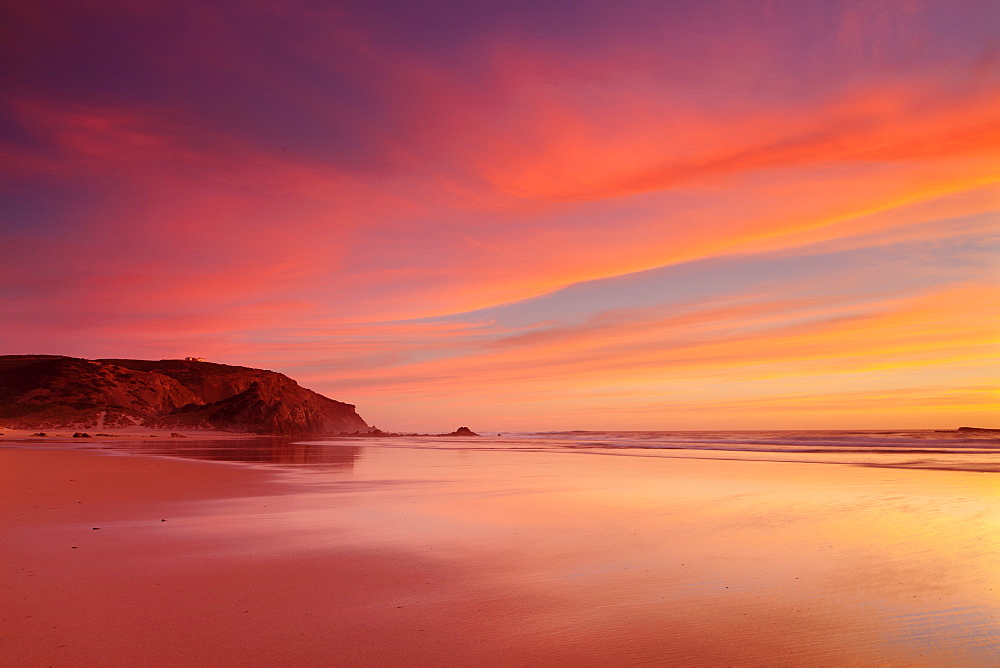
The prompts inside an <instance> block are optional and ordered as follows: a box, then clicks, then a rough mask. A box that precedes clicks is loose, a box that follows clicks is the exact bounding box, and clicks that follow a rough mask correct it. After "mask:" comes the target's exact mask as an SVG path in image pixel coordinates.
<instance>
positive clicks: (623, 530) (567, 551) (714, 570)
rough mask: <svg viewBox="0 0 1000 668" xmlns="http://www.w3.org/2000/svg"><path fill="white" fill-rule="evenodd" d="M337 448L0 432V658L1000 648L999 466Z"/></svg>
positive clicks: (201, 661)
mask: <svg viewBox="0 0 1000 668" xmlns="http://www.w3.org/2000/svg"><path fill="white" fill-rule="evenodd" d="M8 445H10V444H8ZM330 447H337V446H330ZM347 447H348V448H349V450H348V452H349V453H350V456H349V457H347V458H345V459H344V461H348V462H351V464H350V465H342V466H339V467H338V468H335V469H333V468H331V469H323V470H320V471H310V470H304V471H300V472H295V471H285V470H277V469H276V470H266V469H261V468H251V467H249V466H244V465H238V464H222V463H213V462H197V461H185V460H180V459H171V458H162V457H160V458H157V457H145V456H132V455H122V454H107V453H102V452H97V451H92V450H77V449H67V448H66V447H65V446H59V447H56V448H51V447H45V448H24V449H19V448H16V447H3V448H0V542H2V546H3V547H2V549H3V558H2V560H0V582H2V588H3V591H2V594H3V595H2V596H0V657H3V658H2V659H0V663H2V665H4V666H35V665H38V666H43V665H53V666H70V665H72V666H117V665H150V666H152V665H156V666H163V665H190V666H195V665H197V666H206V665H211V666H257V665H259V666H290V665H296V666H298V665H317V666H318V665H372V666H376V665H400V666H414V665H428V666H429V665H593V666H607V665H875V664H882V665H886V664H888V665H990V664H991V663H993V664H995V663H996V661H992V660H993V659H1000V637H998V635H997V631H996V628H997V619H998V618H997V615H998V612H1000V581H998V578H1000V576H998V574H997V570H996V569H995V564H996V561H995V557H996V556H997V554H998V551H997V548H998V531H997V530H998V529H1000V519H998V514H997V502H998V500H1000V494H998V489H997V487H996V483H995V482H994V480H993V476H992V475H990V474H975V473H964V474H962V473H954V472H940V471H935V472H927V471H889V470H874V469H866V468H857V467H844V466H836V465H812V464H781V463H766V462H723V461H716V462H704V461H684V460H650V459H649V458H631V457H602V456H598V455H591V454H571V455H557V454H550V453H536V452H530V453H526V452H469V451H441V450H416V449H406V448H392V447H380V446H367V445H366V446H365V447H363V448H361V447H353V448H351V447H350V446H347ZM163 520H166V521H163Z"/></svg>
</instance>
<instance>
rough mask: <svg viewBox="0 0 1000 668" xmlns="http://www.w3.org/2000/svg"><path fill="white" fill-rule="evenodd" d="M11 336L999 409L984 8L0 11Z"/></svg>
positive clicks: (669, 406) (681, 401)
mask: <svg viewBox="0 0 1000 668" xmlns="http://www.w3.org/2000/svg"><path fill="white" fill-rule="evenodd" d="M2 11H3V13H4V14H5V20H4V21H3V22H2V25H4V26H5V27H4V28H2V29H0V30H2V32H3V35H4V38H3V39H2V40H0V56H2V59H3V62H4V63H5V65H4V66H3V72H4V82H5V86H4V92H3V94H2V106H0V114H2V116H3V121H4V122H3V125H2V127H3V128H5V130H4V132H3V133H2V135H0V154H2V156H3V161H2V164H3V165H4V167H3V170H4V171H3V173H4V202H5V205H4V212H5V213H4V220H5V222H4V225H3V227H2V230H0V243H2V246H0V248H2V249H3V251H4V252H3V253H2V258H0V281H2V283H0V285H2V286H3V288H2V291H0V294H2V296H3V306H4V311H5V314H4V320H5V323H4V326H3V327H0V344H2V348H3V350H2V352H3V353H4V354H31V353H40V354H41V353H44V354H65V355H73V356H79V357H87V358H108V357H136V358H153V359H160V358H177V357H185V356H187V355H197V356H203V357H206V358H208V359H209V360H211V361H217V362H222V363H227V364H237V365H243V366H252V367H260V368H267V369H273V370H276V371H280V372H283V373H286V374H288V375H290V376H291V377H293V378H295V379H296V380H298V381H299V382H300V383H301V384H302V385H304V386H306V387H309V388H311V389H314V390H316V391H319V392H322V393H323V394H326V395H328V396H330V397H332V398H335V399H338V400H341V401H347V402H350V403H353V404H356V405H357V406H358V410H359V413H360V414H361V415H362V416H363V417H364V418H365V419H366V420H367V421H368V422H369V423H373V424H376V425H378V426H379V427H381V428H383V429H391V430H398V431H410V430H415V431H416V430H420V431H424V430H441V429H444V428H447V429H451V428H453V427H455V426H457V425H458V424H468V425H469V426H470V427H472V428H474V429H477V428H478V429H482V430H494V431H496V430H518V429H525V430H531V429H664V430H669V429H724V428H725V429H738V428H766V429H775V428H782V427H785V428H789V429H803V428H817V429H822V428H887V429H894V428H954V427H957V426H960V425H970V426H985V427H1000V423H998V422H997V418H996V417H995V416H996V415H997V414H1000V413H998V412H997V409H998V408H1000V401H998V393H997V380H998V377H1000V373H998V372H1000V362H998V359H997V343H998V340H1000V336H998V335H1000V324H998V323H1000V317H998V316H1000V303H998V302H1000V300H998V295H1000V263H998V261H997V243H996V242H997V232H998V228H1000V55H998V54H1000V42H998V40H997V36H996V35H997V31H996V26H997V25H1000V6H997V5H996V4H995V3H985V2H977V1H976V0H966V1H958V2H943V1H937V0H911V1H909V2H889V1H885V2H883V1H872V2H856V1H854V0H843V1H842V2H823V3H812V2H785V1H783V0H775V1H773V2H762V3H760V4H757V5H751V4H749V3H728V2H724V1H722V0H718V1H709V2H678V3H661V4H659V5H658V4H655V3H654V4H653V5H647V4H639V3H623V4H621V5H620V6H615V7H614V8H612V7H611V6H609V5H607V4H606V3H587V2H583V3H568V4H567V3H558V2H541V3H539V2H532V3H527V2H525V3H521V2H513V3H504V4H503V5H502V6H494V4H490V3H476V2H451V1H445V2H440V3H433V4H430V5H428V4H426V3H408V2H371V3H363V5H362V4H360V3H338V4H329V5H325V4H324V3H318V4H316V3H308V2H291V3H274V4H272V3H258V4H255V5H253V6H247V7H242V8H239V9H234V8H232V7H228V6H226V5H224V4H222V3H212V2H209V3H192V2H179V3H171V5H170V6H169V7H167V6H153V5H147V4H144V3H139V4H137V5H133V4H132V3H128V2H117V1H113V2H107V3H95V4H93V5H92V6H88V7H82V6H81V7H67V6H62V5H59V4H58V3H54V2H52V3H50V2H40V3H31V4H30V6H29V5H23V4H22V5H21V6H11V7H8V8H6V9H4V10H2Z"/></svg>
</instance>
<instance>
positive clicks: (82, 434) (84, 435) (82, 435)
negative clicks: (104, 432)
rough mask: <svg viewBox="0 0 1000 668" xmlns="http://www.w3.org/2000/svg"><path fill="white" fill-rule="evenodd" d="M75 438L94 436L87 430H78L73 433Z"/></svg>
mask: <svg viewBox="0 0 1000 668" xmlns="http://www.w3.org/2000/svg"><path fill="white" fill-rule="evenodd" d="M73 438H93V436H91V435H90V434H88V433H87V432H85V431H78V432H75V433H74V434H73Z"/></svg>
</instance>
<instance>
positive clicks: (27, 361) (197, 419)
mask: <svg viewBox="0 0 1000 668" xmlns="http://www.w3.org/2000/svg"><path fill="white" fill-rule="evenodd" d="M0 426H5V427H10V428H24V429H55V428H74V429H102V428H107V429H112V428H127V427H144V428H155V429H216V430H222V431H239V432H251V433H259V434H280V435H304V434H321V433H329V432H337V433H351V432H368V431H369V430H370V427H369V426H368V424H367V423H366V422H365V421H364V420H363V419H362V418H361V416H359V415H358V413H357V412H356V411H355V409H354V406H353V405H351V404H347V403H343V402H341V401H334V400H333V399H329V398H327V397H324V396H323V395H321V394H318V393H316V392H313V391H312V390H308V389H306V388H304V387H301V386H300V385H299V384H298V383H297V382H295V381H294V380H292V379H291V378H289V377H288V376H285V375H284V374H280V373H277V372H275V371H266V370H264V369H251V368H248V367H242V366H230V365H227V364H215V363H213V362H205V361H200V360H192V359H186V360H157V361H153V360H129V359H98V360H87V359H80V358H76V357H65V356H61V355H3V356H0Z"/></svg>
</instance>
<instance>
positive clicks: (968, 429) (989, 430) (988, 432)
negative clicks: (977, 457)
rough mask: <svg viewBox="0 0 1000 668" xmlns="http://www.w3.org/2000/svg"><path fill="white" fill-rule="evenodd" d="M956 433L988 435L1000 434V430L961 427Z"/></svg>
mask: <svg viewBox="0 0 1000 668" xmlns="http://www.w3.org/2000/svg"><path fill="white" fill-rule="evenodd" d="M955 431H964V432H970V431H971V432H985V433H987V434H993V433H1000V429H986V428H985V427H959V428H958V429H956V430H955Z"/></svg>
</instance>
